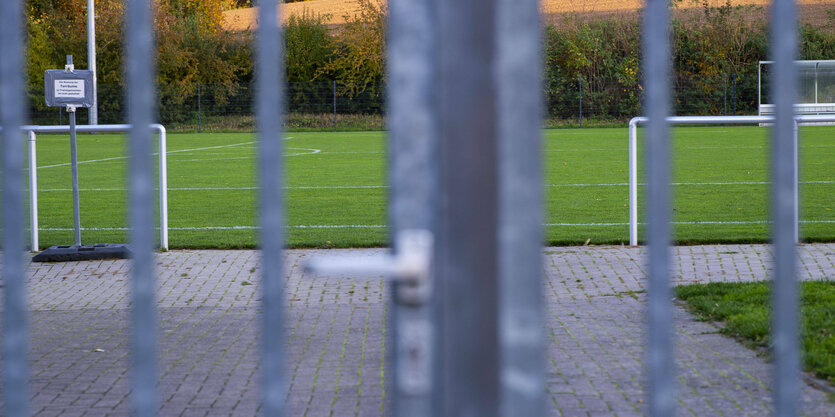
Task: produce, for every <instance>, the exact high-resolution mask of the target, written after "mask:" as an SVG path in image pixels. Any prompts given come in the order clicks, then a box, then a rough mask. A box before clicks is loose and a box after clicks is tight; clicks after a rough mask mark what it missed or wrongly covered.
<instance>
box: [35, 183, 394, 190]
mask: <svg viewBox="0 0 835 417" xmlns="http://www.w3.org/2000/svg"><path fill="white" fill-rule="evenodd" d="M379 188H389V186H388V185H345V186H342V185H335V186H321V187H305V186H299V187H284V189H285V190H333V189H336V190H343V189H344V190H351V189H379ZM258 189H259V187H181V188H178V187H168V191H246V190H258ZM127 190H128V189H127V188H80V189H79V190H78V191H127ZM155 190H159V189H158V188H157V189H155ZM65 191H72V188H46V189H40V190H38V192H65Z"/></svg>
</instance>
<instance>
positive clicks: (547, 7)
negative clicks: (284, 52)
mask: <svg viewBox="0 0 835 417" xmlns="http://www.w3.org/2000/svg"><path fill="white" fill-rule="evenodd" d="M707 1H708V2H709V3H710V4H711V5H713V6H720V5H723V4H725V1H722V0H707ZM730 2H731V4H732V5H755V6H763V7H762V9H761V10H752V11H751V12H750V13H751V18H753V19H765V11H764V10H765V6H767V5H768V4H769V1H767V0H730ZM798 3H799V4H800V16H801V19H802V20H803V21H804V22H808V23H811V24H813V25H815V26H821V27H822V26H826V25H827V23H828V14H827V10H830V9H832V10H835V0H798ZM540 4H541V8H542V12H543V15H544V19H545V21H546V22H547V23H553V24H559V23H560V21H561V20H562V16H564V15H566V14H577V15H580V16H584V17H591V18H593V17H596V16H601V17H603V16H609V15H613V14H621V15H624V16H631V17H634V16H637V11H638V9H640V8H641V7H642V6H643V4H644V1H643V0H540ZM702 4H703V2H702V1H698V0H696V1H694V0H685V1H684V2H682V4H680V5H679V6H678V8H679V9H680V10H681V11H683V12H685V13H686V12H687V9H691V11H692V10H693V9H699V8H700V7H702V6H701V5H702ZM358 7H359V6H358V3H357V0H308V1H303V2H298V3H289V4H284V5H282V11H283V13H282V15H283V16H284V19H285V20H286V18H287V16H290V15H292V14H297V15H298V14H302V13H304V12H305V10H307V11H309V12H312V13H314V14H327V15H330V16H331V18H330V20H329V23H330V24H332V25H341V24H343V23H345V16H351V15H354V14H355V13H356V12H357V10H358ZM255 16H256V9H255V8H248V9H237V10H230V11H228V12H226V13H225V21H224V25H225V26H226V28H227V29H231V30H244V29H247V28H249V29H254V28H255Z"/></svg>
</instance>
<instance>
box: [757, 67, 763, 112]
mask: <svg viewBox="0 0 835 417" xmlns="http://www.w3.org/2000/svg"><path fill="white" fill-rule="evenodd" d="M762 108H763V63H762V61H760V62H758V63H757V116H762V115H763V111H762Z"/></svg>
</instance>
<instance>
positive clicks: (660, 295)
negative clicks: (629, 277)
mask: <svg viewBox="0 0 835 417" xmlns="http://www.w3.org/2000/svg"><path fill="white" fill-rule="evenodd" d="M668 4H669V3H668V2H667V1H666V0H648V1H647V7H646V11H645V15H644V19H645V20H644V31H643V49H644V76H645V79H644V85H645V87H646V94H645V96H644V108H645V113H646V116H647V117H648V119H649V120H648V122H647V127H646V146H645V148H646V164H647V197H648V202H647V206H648V209H649V213H648V216H647V219H648V220H649V222H648V223H649V225H648V227H647V232H648V233H647V236H648V239H647V240H648V244H649V248H648V254H649V295H648V304H649V305H648V308H647V323H648V325H649V329H648V349H647V365H648V366H647V371H648V377H649V378H648V379H649V404H648V405H649V415H650V416H653V417H661V416H671V415H672V413H673V392H674V389H673V378H672V369H673V342H672V335H673V332H672V314H671V313H672V303H671V301H670V297H671V295H670V287H669V285H670V283H669V276H670V272H669V260H670V254H669V250H670V235H671V227H670V144H669V125H668V123H667V121H666V120H665V118H666V117H667V115H668V114H669V109H670V90H671V85H670V72H671V71H670V65H671V64H670V34H669V17H668V13H669V12H668V9H667V8H668Z"/></svg>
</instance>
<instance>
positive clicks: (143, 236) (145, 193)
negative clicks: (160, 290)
mask: <svg viewBox="0 0 835 417" xmlns="http://www.w3.org/2000/svg"><path fill="white" fill-rule="evenodd" d="M125 21H126V37H125V38H126V42H125V43H126V47H127V51H126V60H125V63H126V67H127V68H126V73H127V91H128V100H127V103H128V119H129V120H130V124H131V125H132V126H131V131H130V139H129V140H130V144H129V152H130V160H129V171H128V172H129V179H130V182H129V184H130V187H129V201H130V210H129V218H130V225H131V232H130V233H131V252H133V266H132V272H133V273H132V279H131V281H132V284H133V292H132V293H133V294H132V295H133V311H132V321H133V333H132V334H131V337H132V349H131V353H132V367H131V373H132V382H133V396H132V397H131V405H132V411H133V415H134V416H136V417H150V416H153V415H155V414H156V412H157V411H158V406H157V404H158V398H157V393H156V382H157V373H156V369H157V366H156V340H157V337H156V333H157V327H156V309H155V305H156V304H155V300H154V268H153V261H154V258H153V246H154V242H153V220H152V213H153V205H152V203H153V201H154V198H153V191H154V189H153V185H152V184H153V180H152V178H153V177H152V175H153V174H152V173H153V170H152V164H151V161H152V156H151V155H152V147H151V145H150V143H151V142H150V141H149V139H150V137H151V129H150V128H149V125H150V124H151V120H152V118H153V114H154V103H155V98H154V92H155V90H156V89H155V88H154V84H153V80H154V72H155V70H154V64H153V56H154V45H153V26H152V24H151V23H152V21H153V16H152V13H151V8H150V2H149V1H148V0H128V2H127V7H126V14H125Z"/></svg>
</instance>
